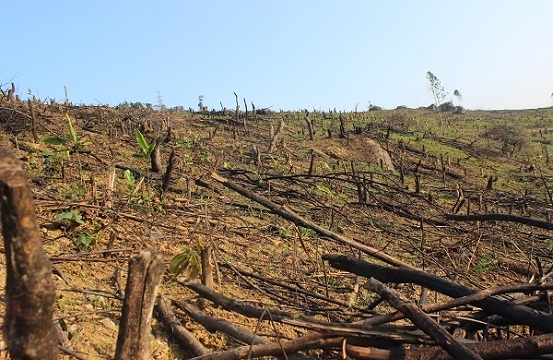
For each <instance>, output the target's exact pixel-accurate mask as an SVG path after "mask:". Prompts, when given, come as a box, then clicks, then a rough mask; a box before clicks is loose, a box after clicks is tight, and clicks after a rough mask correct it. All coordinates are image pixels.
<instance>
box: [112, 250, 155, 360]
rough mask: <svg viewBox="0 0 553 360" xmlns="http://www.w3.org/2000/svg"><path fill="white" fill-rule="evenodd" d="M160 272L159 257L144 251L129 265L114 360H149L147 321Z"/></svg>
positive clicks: (149, 318)
mask: <svg viewBox="0 0 553 360" xmlns="http://www.w3.org/2000/svg"><path fill="white" fill-rule="evenodd" d="M164 269H165V263H164V261H163V256H161V254H152V253H151V252H150V251H148V250H143V251H142V252H140V254H138V255H137V256H135V257H133V258H132V259H131V261H130V262H129V277H128V280H127V286H126V287H125V301H124V303H123V314H122V317H121V324H120V326H119V334H118V336H117V349H116V350H115V360H123V359H137V360H146V359H149V358H150V346H149V344H150V338H149V336H150V321H151V319H152V311H153V309H154V304H155V301H156V297H157V290H158V288H159V285H160V283H161V279H162V277H163V271H164Z"/></svg>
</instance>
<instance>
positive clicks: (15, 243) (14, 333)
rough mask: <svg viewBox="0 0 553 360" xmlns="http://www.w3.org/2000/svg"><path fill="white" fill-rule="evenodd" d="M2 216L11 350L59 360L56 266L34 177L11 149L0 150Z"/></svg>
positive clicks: (14, 354)
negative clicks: (47, 247) (40, 218)
mask: <svg viewBox="0 0 553 360" xmlns="http://www.w3.org/2000/svg"><path fill="white" fill-rule="evenodd" d="M0 217H1V221H2V234H3V235H4V249H5V252H6V266H7V277H6V315H5V318H4V339H5V341H6V342H7V345H8V352H9V354H10V356H11V358H12V359H25V360H33V359H37V360H38V359H46V360H49V359H58V357H59V350H58V338H57V334H56V329H55V326H54V323H53V314H54V302H55V299H56V293H55V289H54V282H53V279H52V266H51V264H50V261H49V260H48V258H47V256H46V254H45V253H44V251H43V248H42V240H41V236H40V231H39V228H38V224H37V217H36V212H35V206H34V203H33V196H32V194H31V189H30V186H29V178H28V176H27V173H26V172H25V171H24V170H23V168H22V166H21V163H20V162H19V160H17V159H16V158H15V157H14V156H13V155H12V154H11V153H10V152H9V151H8V150H6V149H0Z"/></svg>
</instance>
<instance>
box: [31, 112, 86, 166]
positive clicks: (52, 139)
mask: <svg viewBox="0 0 553 360" xmlns="http://www.w3.org/2000/svg"><path fill="white" fill-rule="evenodd" d="M66 117H67V129H68V131H69V137H67V138H62V137H60V136H57V135H53V136H46V137H45V138H43V139H42V142H43V143H45V144H49V145H60V146H61V148H60V149H59V150H58V151H64V152H67V155H68V156H69V155H70V154H71V153H72V152H79V151H81V150H83V149H84V148H85V147H86V145H88V141H87V140H81V139H79V138H78V136H77V132H76V131H75V127H74V126H73V121H71V117H69V115H66Z"/></svg>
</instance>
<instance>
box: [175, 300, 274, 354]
mask: <svg viewBox="0 0 553 360" xmlns="http://www.w3.org/2000/svg"><path fill="white" fill-rule="evenodd" d="M175 305H177V307H178V308H180V309H181V310H184V311H186V313H187V314H188V315H190V317H191V318H193V319H194V320H196V321H197V322H199V323H200V324H202V326H203V327H204V328H205V329H206V330H207V331H209V332H215V331H220V332H222V333H225V334H227V335H229V336H231V337H233V338H235V339H237V340H240V341H242V342H243V343H245V344H253V345H260V344H269V343H270V341H269V340H267V339H265V338H263V337H261V336H258V335H255V334H253V333H250V332H249V331H248V330H246V329H242V328H240V327H238V326H236V325H234V324H232V323H230V322H228V321H226V320H225V319H219V318H216V317H213V316H210V315H207V314H206V313H204V312H203V311H201V310H200V309H199V308H198V307H197V306H195V305H193V304H190V303H187V302H184V301H175ZM197 355H200V354H197Z"/></svg>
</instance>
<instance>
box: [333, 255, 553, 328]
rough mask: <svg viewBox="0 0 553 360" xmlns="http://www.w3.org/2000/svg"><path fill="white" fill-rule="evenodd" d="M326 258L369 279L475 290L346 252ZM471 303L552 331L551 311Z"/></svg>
mask: <svg viewBox="0 0 553 360" xmlns="http://www.w3.org/2000/svg"><path fill="white" fill-rule="evenodd" d="M323 260H326V261H328V262H329V263H330V265H331V266H332V267H334V268H336V269H339V270H344V271H348V272H351V273H353V274H356V275H359V276H363V277H366V278H370V277H373V278H375V279H377V280H379V281H381V282H391V283H414V284H418V285H421V286H424V287H427V288H429V289H432V290H435V291H437V292H440V293H442V294H445V295H447V296H450V297H453V298H457V297H461V296H466V295H472V294H474V293H475V291H474V290H473V289H471V288H469V287H466V286H463V285H460V284H457V283H454V282H452V281H449V280H446V279H444V278H440V277H438V276H435V275H431V274H427V273H425V272H424V271H420V270H414V269H405V268H389V267H384V266H380V265H375V264H370V263H368V262H366V261H362V260H357V259H353V258H350V257H348V256H343V255H323ZM472 304H473V305H475V306H478V307H480V308H481V309H483V310H484V311H486V312H488V313H490V314H498V315H501V316H503V317H504V318H505V319H508V320H509V321H510V322H511V323H515V324H525V325H529V326H532V327H533V328H535V329H538V330H541V331H544V332H548V333H550V332H553V315H551V314H547V313H544V312H541V311H537V310H534V309H531V308H529V307H526V306H522V305H516V304H513V303H511V302H509V301H506V300H501V299H498V298H495V297H489V298H486V299H483V300H478V301H474V302H472Z"/></svg>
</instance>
